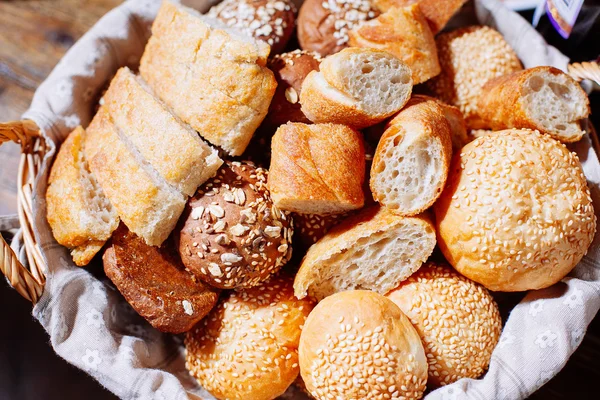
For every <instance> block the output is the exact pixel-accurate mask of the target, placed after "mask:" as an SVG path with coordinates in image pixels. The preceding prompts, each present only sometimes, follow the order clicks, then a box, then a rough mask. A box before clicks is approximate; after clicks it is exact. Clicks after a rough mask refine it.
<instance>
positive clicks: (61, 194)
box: [46, 127, 119, 266]
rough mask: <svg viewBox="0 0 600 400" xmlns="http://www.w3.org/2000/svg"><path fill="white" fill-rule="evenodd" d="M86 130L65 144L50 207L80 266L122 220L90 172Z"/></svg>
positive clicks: (51, 183)
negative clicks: (85, 140) (85, 149)
mask: <svg viewBox="0 0 600 400" xmlns="http://www.w3.org/2000/svg"><path fill="white" fill-rule="evenodd" d="M84 136H85V131H84V130H83V128H82V127H77V128H76V129H75V130H74V131H73V132H71V133H70V134H69V136H68V137H67V139H66V140H65V141H64V142H63V144H62V146H61V147H60V150H59V152H58V155H57V156H56V160H55V161H54V164H53V165H52V169H51V170H50V178H49V179H48V189H47V191H46V205H47V207H48V213H47V218H48V223H49V224H50V228H52V234H53V235H54V238H55V239H56V241H57V242H58V243H60V244H61V245H63V246H65V247H68V248H69V249H70V250H71V255H72V257H73V261H75V264H76V265H78V266H84V265H87V264H88V263H89V262H90V261H91V260H92V258H93V257H94V255H96V253H97V252H98V251H99V250H100V249H101V248H102V246H104V243H105V242H106V241H107V240H108V239H109V238H110V235H111V234H112V232H113V231H114V230H115V229H117V226H119V217H118V216H117V212H116V210H115V209H114V208H113V207H112V205H111V204H110V202H109V201H108V199H107V198H106V196H105V195H104V192H103V191H102V189H101V188H100V187H99V185H98V182H97V181H96V179H95V178H94V176H93V175H92V174H91V173H90V171H89V169H88V163H87V160H86V158H85V155H84V153H83V140H84Z"/></svg>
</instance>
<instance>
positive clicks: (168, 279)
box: [103, 224, 218, 333]
mask: <svg viewBox="0 0 600 400" xmlns="http://www.w3.org/2000/svg"><path fill="white" fill-rule="evenodd" d="M103 261H104V272H106V276H108V278H109V279H110V280H111V281H112V282H113V283H114V284H115V286H116V287H117V289H118V290H119V292H121V294H122V295H123V297H125V300H127V302H128V303H129V304H131V306H132V307H133V308H134V309H135V310H136V311H137V312H138V314H140V315H141V316H142V317H144V318H145V319H146V320H147V321H148V322H150V324H151V325H152V326H153V327H155V328H156V329H158V330H159V331H162V332H170V333H182V332H187V331H189V330H190V329H192V327H193V326H194V325H195V324H196V323H197V322H198V321H200V320H201V319H202V318H204V316H205V315H206V314H208V312H209V311H210V310H211V309H212V308H213V307H214V306H215V304H216V302H217V298H218V292H217V290H215V289H213V288H210V287H207V286H206V285H204V284H203V283H201V282H196V280H195V279H194V277H193V276H192V275H191V274H190V273H188V272H187V271H186V270H185V268H184V266H183V264H182V263H181V260H180V259H179V257H178V255H177V253H176V252H175V251H174V249H173V248H169V247H167V245H165V246H163V247H155V246H149V245H147V244H146V243H145V242H144V240H143V239H142V238H140V237H138V236H136V234H135V233H133V232H130V231H129V229H127V227H126V226H125V225H124V224H121V225H120V226H119V228H118V229H117V230H116V231H115V232H114V234H113V236H112V239H111V241H110V243H109V245H108V248H107V249H106V251H105V253H104V257H103Z"/></svg>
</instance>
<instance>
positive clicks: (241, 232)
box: [177, 162, 293, 289]
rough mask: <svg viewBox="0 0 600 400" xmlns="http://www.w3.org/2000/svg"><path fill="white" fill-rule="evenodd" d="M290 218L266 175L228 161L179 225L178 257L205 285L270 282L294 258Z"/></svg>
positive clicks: (195, 198) (200, 191) (241, 285)
mask: <svg viewBox="0 0 600 400" xmlns="http://www.w3.org/2000/svg"><path fill="white" fill-rule="evenodd" d="M292 233H293V231H292V219H291V216H290V215H289V214H288V213H286V212H284V211H280V210H279V209H278V208H277V207H275V206H274V205H273V202H272V201H271V196H270V194H269V191H268V189H267V171H266V170H264V169H262V168H256V167H255V166H254V165H252V164H249V163H241V162H227V163H226V164H225V165H224V166H223V167H222V168H221V169H220V170H219V171H218V172H217V175H216V176H215V177H214V178H213V179H211V180H209V181H208V182H207V183H205V184H204V185H202V186H201V187H200V188H199V189H198V191H197V192H196V194H195V195H194V196H193V197H192V198H191V199H190V201H189V202H188V204H187V205H186V208H185V210H184V212H183V216H182V219H181V221H180V231H179V236H178V237H177V239H178V243H179V244H178V248H179V253H180V254H181V259H182V260H183V263H184V264H185V266H186V267H187V268H188V269H189V270H190V271H192V273H193V274H195V275H197V276H198V277H199V278H200V279H201V280H202V281H204V282H206V283H208V284H210V285H213V286H216V287H219V288H223V289H232V288H248V287H252V286H256V285H258V284H259V283H261V282H263V281H265V280H267V279H268V278H269V277H270V276H271V275H272V274H274V273H276V272H277V271H279V269H280V268H281V267H282V266H283V265H284V264H285V263H286V262H287V261H288V260H289V259H290V257H291V254H292V247H291V240H292Z"/></svg>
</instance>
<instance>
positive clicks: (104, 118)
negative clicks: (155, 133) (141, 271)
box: [84, 107, 186, 246]
mask: <svg viewBox="0 0 600 400" xmlns="http://www.w3.org/2000/svg"><path fill="white" fill-rule="evenodd" d="M123 135H124V133H122V132H119V128H118V127H117V126H116V125H115V123H114V121H113V120H112V118H111V116H110V115H109V113H108V111H107V110H106V108H105V107H101V108H100V109H99V110H98V113H97V114H96V116H95V117H94V119H93V120H92V122H91V123H90V125H89V126H88V128H87V134H86V137H85V147H84V148H85V155H86V157H87V159H88V161H89V165H90V171H91V172H92V173H93V174H94V176H96V179H97V180H98V183H99V184H100V186H101V187H102V189H103V190H104V193H105V194H106V197H107V198H108V199H109V200H110V202H111V204H112V205H113V206H114V208H115V209H116V210H117V213H118V215H119V217H120V218H121V220H122V221H123V222H124V223H125V225H127V227H128V228H129V230H131V231H132V232H134V233H135V234H136V235H138V236H140V237H142V238H143V239H144V241H145V242H146V243H147V244H149V245H152V246H158V245H160V244H161V243H162V242H163V241H164V240H165V239H166V238H167V237H168V236H169V234H170V233H171V231H172V230H173V228H174V227H175V225H176V223H177V220H178V218H179V216H180V215H181V213H182V211H183V207H184V206H185V199H186V198H185V196H183V195H182V194H181V193H180V192H179V191H177V190H176V189H174V188H173V187H171V186H170V185H169V184H168V183H167V182H166V181H165V179H164V178H163V177H161V176H160V174H159V173H158V172H157V171H156V170H155V169H154V168H152V166H151V165H150V164H149V163H148V162H147V161H145V160H144V159H143V157H142V156H141V154H140V153H139V152H138V151H137V150H136V149H134V148H131V147H129V148H128V147H127V145H126V144H125V143H124V142H123V141H122V140H121V139H120V137H123Z"/></svg>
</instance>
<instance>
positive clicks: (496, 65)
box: [427, 26, 523, 129]
mask: <svg viewBox="0 0 600 400" xmlns="http://www.w3.org/2000/svg"><path fill="white" fill-rule="evenodd" d="M436 45H437V52H438V58H439V62H440V66H441V69H442V72H441V73H440V74H439V75H438V76H436V77H434V78H432V79H430V80H429V81H427V87H428V88H429V90H430V91H431V92H432V93H433V95H434V96H435V97H438V98H440V99H441V100H443V101H444V102H446V103H448V104H451V105H453V106H456V107H458V108H459V109H460V111H461V112H462V113H463V115H464V118H465V122H466V123H467V127H468V128H470V129H479V128H485V124H484V123H483V121H481V119H480V117H479V115H478V114H477V102H478V100H479V95H480V94H481V89H482V88H483V85H485V84H486V82H487V81H489V80H490V79H492V78H496V77H498V76H502V75H506V74H510V73H511V72H515V71H520V70H522V69H523V68H522V67H521V63H520V61H519V59H518V58H517V55H516V54H515V52H514V51H513V49H511V47H510V46H509V45H508V43H506V41H505V40H504V38H503V37H502V35H501V34H500V33H499V32H497V31H495V30H494V29H492V28H490V27H487V26H469V27H466V28H460V29H457V30H454V31H451V32H447V33H442V34H440V35H439V36H437V38H436Z"/></svg>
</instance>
